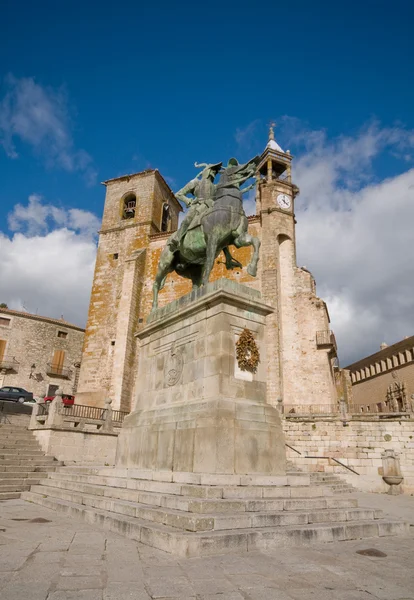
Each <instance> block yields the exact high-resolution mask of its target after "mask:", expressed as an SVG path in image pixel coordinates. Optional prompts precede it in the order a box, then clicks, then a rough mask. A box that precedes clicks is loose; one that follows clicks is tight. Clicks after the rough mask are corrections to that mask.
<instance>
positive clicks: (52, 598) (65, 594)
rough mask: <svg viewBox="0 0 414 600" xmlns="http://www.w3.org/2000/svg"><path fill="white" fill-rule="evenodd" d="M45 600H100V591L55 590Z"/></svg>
mask: <svg viewBox="0 0 414 600" xmlns="http://www.w3.org/2000/svg"><path fill="white" fill-rule="evenodd" d="M28 600H29V599H28ZM47 600H102V590H57V591H56V592H52V593H51V594H49V595H48V597H47Z"/></svg>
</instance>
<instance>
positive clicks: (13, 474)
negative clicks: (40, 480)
mask: <svg viewBox="0 0 414 600" xmlns="http://www.w3.org/2000/svg"><path fill="white" fill-rule="evenodd" d="M34 473H35V471H30V470H28V469H25V470H24V471H5V472H3V473H0V481H4V482H6V481H8V480H9V479H21V478H22V477H33V475H34Z"/></svg>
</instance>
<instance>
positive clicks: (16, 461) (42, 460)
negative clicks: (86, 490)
mask: <svg viewBox="0 0 414 600" xmlns="http://www.w3.org/2000/svg"><path fill="white" fill-rule="evenodd" d="M49 463H50V464H52V463H53V464H54V465H55V466H60V465H63V463H62V461H57V460H55V459H54V458H53V456H32V457H24V458H21V457H19V455H17V454H16V455H15V458H7V459H0V470H1V469H2V467H9V466H13V465H19V466H22V465H29V466H31V465H47V464H49Z"/></svg>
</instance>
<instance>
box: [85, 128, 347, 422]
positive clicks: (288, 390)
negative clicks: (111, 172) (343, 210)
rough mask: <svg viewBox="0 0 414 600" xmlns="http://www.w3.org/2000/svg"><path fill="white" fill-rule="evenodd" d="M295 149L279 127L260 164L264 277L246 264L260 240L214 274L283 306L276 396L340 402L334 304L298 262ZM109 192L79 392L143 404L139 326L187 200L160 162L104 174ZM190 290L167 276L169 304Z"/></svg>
mask: <svg viewBox="0 0 414 600" xmlns="http://www.w3.org/2000/svg"><path fill="white" fill-rule="evenodd" d="M291 162H292V156H291V155H290V153H289V152H283V151H282V149H281V148H280V147H279V146H278V144H277V143H276V142H275V140H274V137H273V132H272V131H271V134H270V136H269V142H268V144H267V146H266V148H265V150H264V152H263V154H262V157H261V161H260V164H259V166H258V170H257V185H256V214H255V215H253V216H251V217H249V233H251V234H252V235H254V236H257V237H258V238H259V239H260V240H261V249H260V262H259V269H258V274H257V277H256V278H253V277H251V276H249V275H248V274H247V272H246V269H245V266H247V264H248V262H249V260H250V256H251V252H252V249H251V248H240V249H236V248H234V247H232V248H231V252H232V254H233V256H234V257H235V258H236V259H237V260H239V261H240V262H241V263H242V264H243V265H244V268H243V269H242V270H240V269H235V270H233V271H227V270H226V269H225V266H224V264H223V262H222V261H224V260H223V259H222V257H219V258H218V259H217V260H216V264H215V267H214V269H213V272H212V276H211V280H215V279H218V278H220V277H227V278H230V279H233V280H235V281H237V282H238V283H241V284H244V285H247V286H249V287H252V288H254V289H256V290H258V291H260V292H261V294H262V299H263V301H264V302H266V303H267V304H269V305H271V306H272V307H273V308H274V309H275V312H274V313H273V314H272V315H270V316H269V317H268V320H267V327H266V330H267V343H266V350H267V352H266V359H265V360H266V368H267V382H268V389H267V399H268V402H269V403H271V404H273V405H278V403H280V402H283V405H284V410H285V412H289V411H291V410H293V411H298V410H300V407H310V406H311V405H318V406H321V407H326V409H327V410H328V411H329V410H331V409H332V408H334V407H336V405H337V392H336V388H335V376H336V372H337V367H336V361H337V358H336V343H335V338H334V335H333V333H332V332H331V331H330V326H329V315H328V311H327V307H326V304H325V302H324V301H323V300H321V299H320V298H318V296H317V295H316V286H315V281H314V279H313V277H312V275H311V273H310V272H309V271H307V270H306V269H303V268H300V267H298V266H297V264H296V240H295V224H296V220H295V213H294V207H295V202H296V196H297V195H298V192H299V190H298V188H297V187H296V186H295V185H294V184H293V182H292V176H291ZM105 186H106V199H105V206H104V214H103V220H102V228H101V231H100V232H99V245H98V253H97V260H96V267H95V275H94V281H93V287H92V295H91V301H90V307H89V315H88V321H87V326H86V332H85V342H84V348H83V356H82V364H81V371H80V376H79V385H78V393H77V397H76V401H77V403H79V404H89V405H95V406H103V403H104V398H105V397H110V398H111V399H112V400H113V407H114V408H116V409H121V410H126V411H130V410H131V409H132V408H133V407H134V398H135V391H134V389H135V374H136V373H137V365H138V361H139V343H138V340H137V338H136V335H135V334H136V332H137V330H139V329H141V328H143V327H144V326H145V323H146V319H147V317H148V315H149V313H150V311H151V304H152V284H153V280H154V276H155V273H156V269H157V264H158V259H159V256H160V254H161V251H162V249H163V247H164V245H165V243H166V241H167V239H168V237H169V235H170V234H171V232H172V231H174V230H176V229H177V226H178V217H179V213H180V211H181V210H182V209H181V205H180V204H179V202H178V201H177V200H176V198H175V196H174V194H173V193H172V191H171V189H170V188H169V186H168V185H167V183H166V182H165V180H164V179H163V177H162V176H161V174H160V173H159V172H158V171H157V170H148V171H144V172H141V173H136V174H133V175H126V176H124V177H118V178H116V179H111V180H109V181H106V182H105ZM190 291H191V283H190V282H189V281H188V280H185V279H183V278H180V277H178V276H177V275H176V274H171V275H169V276H168V278H167V281H166V284H165V287H164V289H163V290H162V291H161V292H160V296H159V304H160V306H163V305H165V304H167V303H169V302H171V301H172V300H175V299H176V298H178V297H180V296H182V295H184V294H186V293H188V292H190Z"/></svg>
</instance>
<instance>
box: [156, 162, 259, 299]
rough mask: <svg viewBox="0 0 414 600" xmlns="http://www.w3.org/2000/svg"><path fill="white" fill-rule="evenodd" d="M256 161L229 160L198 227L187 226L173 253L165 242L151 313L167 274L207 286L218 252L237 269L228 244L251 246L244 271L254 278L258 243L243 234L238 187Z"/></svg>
mask: <svg viewBox="0 0 414 600" xmlns="http://www.w3.org/2000/svg"><path fill="white" fill-rule="evenodd" d="M258 162H259V157H258V156H256V157H255V158H253V159H252V160H250V161H249V162H248V163H246V164H244V165H239V164H238V162H237V161H236V160H235V159H230V161H229V164H228V166H227V167H226V168H225V169H223V170H222V171H221V177H220V180H219V183H218V184H217V186H216V197H215V201H214V205H213V207H212V208H210V209H208V210H207V211H206V212H205V213H204V214H203V215H202V216H201V218H200V220H199V224H196V225H195V226H194V227H191V226H190V227H189V229H188V230H187V232H186V233H185V235H184V237H183V238H182V239H181V240H180V243H179V246H178V248H177V250H175V251H173V250H172V249H171V248H170V246H169V244H168V243H167V245H166V246H165V248H164V249H163V251H162V253H161V256H160V260H159V263H158V270H157V274H156V276H155V280H154V284H153V304H152V309H153V310H154V309H155V308H157V306H158V292H159V291H160V290H161V289H162V288H163V287H164V284H165V280H166V278H167V275H168V274H169V273H172V272H173V271H175V272H176V273H178V275H180V276H181V277H186V278H188V279H191V281H192V283H193V289H194V288H198V287H200V286H202V285H206V284H207V283H208V281H209V277H210V273H211V270H212V269H213V266H214V261H215V259H216V258H217V256H218V255H219V254H220V252H221V251H223V252H224V255H225V259H226V261H225V264H226V267H227V269H234V268H236V267H239V268H241V267H242V265H241V264H240V263H239V262H238V261H236V260H234V259H233V257H232V256H231V254H230V251H229V249H228V246H230V245H234V246H236V248H241V247H242V246H253V249H254V252H253V256H252V258H251V261H250V264H249V265H248V267H247V272H248V273H249V275H251V276H252V277H255V276H256V273H257V263H258V262H259V248H260V240H259V239H258V238H256V237H253V236H251V235H250V234H249V233H248V232H247V229H248V220H247V217H246V214H245V212H244V210H243V191H246V190H241V189H240V185H242V184H243V183H244V182H245V181H247V180H248V179H250V178H251V177H253V176H254V175H255V172H256V167H257V164H258Z"/></svg>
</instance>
